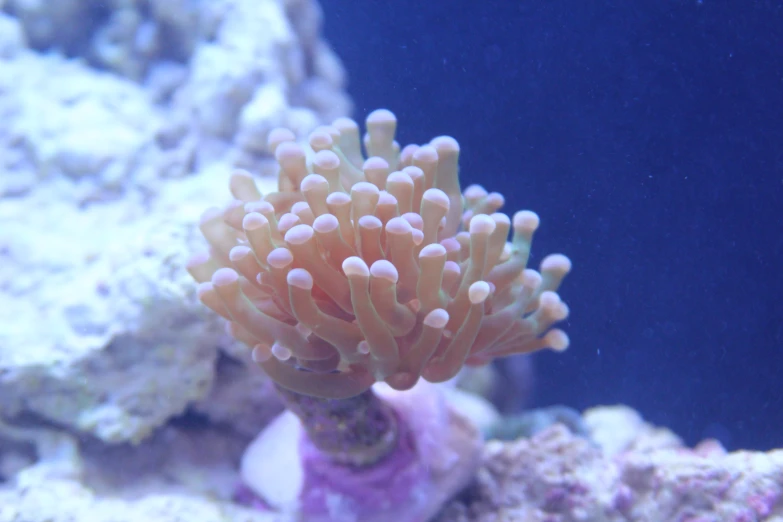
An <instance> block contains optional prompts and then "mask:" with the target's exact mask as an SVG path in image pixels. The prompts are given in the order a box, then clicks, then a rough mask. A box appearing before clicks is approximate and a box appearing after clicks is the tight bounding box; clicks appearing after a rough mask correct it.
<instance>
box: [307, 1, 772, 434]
mask: <svg viewBox="0 0 783 522" xmlns="http://www.w3.org/2000/svg"><path fill="white" fill-rule="evenodd" d="M322 3H323V5H324V8H325V11H326V35H327V37H328V38H329V40H330V41H331V43H332V44H333V45H334V47H335V49H336V51H337V53H338V54H339V55H340V57H341V58H342V59H343V60H344V63H345V65H346V67H347V69H348V72H349V75H350V79H351V85H350V93H351V95H352V96H353V97H354V99H355V101H356V103H357V110H356V116H357V117H363V116H364V115H365V114H366V113H367V112H368V111H369V110H371V109H373V108H376V107H381V106H382V107H388V108H390V109H392V110H393V111H395V113H396V114H397V115H398V117H399V119H400V120H401V124H400V130H401V141H402V142H404V143H407V142H410V141H413V142H421V141H425V140H428V139H429V138H430V137H431V136H434V135H437V134H444V133H447V134H451V135H454V136H455V137H457V138H458V139H459V141H460V143H461V144H462V147H463V156H462V158H463V161H462V165H463V170H462V173H463V183H464V184H468V183H474V182H481V183H483V184H484V185H485V186H487V188H489V189H491V190H501V191H503V192H504V193H505V195H506V197H507V207H506V209H507V210H508V211H510V212H513V210H515V209H517V208H520V207H525V208H531V209H533V210H535V211H536V212H538V213H539V214H540V215H541V217H542V220H543V226H542V228H541V229H540V231H539V234H538V236H537V239H536V241H535V244H534V253H535V254H536V255H537V258H538V259H539V260H540V259H541V257H543V255H545V254H546V253H549V252H553V251H562V252H563V253H566V254H567V255H569V256H570V257H571V258H572V260H573V261H574V264H575V270H574V272H573V274H572V275H571V276H570V278H569V279H568V280H567V282H566V284H565V287H564V289H563V292H562V295H563V297H564V298H565V299H566V300H567V302H568V303H569V305H570V306H571V310H572V315H571V318H570V320H569V321H568V323H567V325H566V329H567V330H568V332H569V334H570V336H571V339H572V346H571V348H570V349H569V351H568V352H566V353H565V354H546V355H543V356H539V357H537V360H536V364H537V372H538V379H537V391H536V399H537V402H538V404H549V403H566V404H569V405H572V406H575V407H578V408H584V407H588V406H591V405H595V404H606V403H609V404H611V403H618V402H622V403H627V404H630V405H632V406H634V407H636V408H638V409H639V410H641V411H642V413H643V414H644V415H645V416H646V417H647V418H648V419H649V420H651V421H653V422H655V423H660V424H665V425H668V426H670V427H672V428H673V429H674V430H676V431H677V432H678V433H679V434H680V435H682V436H683V437H685V438H686V440H687V441H688V442H690V443H693V442H695V441H697V440H698V439H700V438H702V437H705V436H717V437H719V438H721V440H723V441H724V442H725V443H727V444H728V445H729V446H730V447H732V448H737V447H752V448H769V447H773V446H781V445H783V3H782V2H768V1H754V2H739V1H734V2H719V1H711V0H703V1H702V2H697V1H695V0H694V1H634V2H594V1H585V2H574V1H565V0H546V1H543V0H542V1H532V2H517V1H512V0H493V1H481V2H475V1H462V0H459V1H453V0H449V1H446V0H440V1H429V2H427V1H423V2H422V1H410V0H394V1H392V2H386V1H383V2H381V1H376V0H364V1H362V2H356V1H354V0H323V2H322Z"/></svg>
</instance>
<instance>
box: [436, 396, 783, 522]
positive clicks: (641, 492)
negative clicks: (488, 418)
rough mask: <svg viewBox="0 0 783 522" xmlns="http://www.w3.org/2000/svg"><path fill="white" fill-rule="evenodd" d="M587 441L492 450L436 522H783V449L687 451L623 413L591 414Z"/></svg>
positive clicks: (562, 438) (558, 438)
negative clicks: (471, 479)
mask: <svg viewBox="0 0 783 522" xmlns="http://www.w3.org/2000/svg"><path fill="white" fill-rule="evenodd" d="M585 424H586V425H587V426H588V430H589V436H590V439H591V440H588V439H584V438H580V437H577V436H575V435H573V434H572V433H571V432H570V431H568V430H567V429H566V428H565V427H563V426H562V425H556V426H554V427H552V428H549V429H547V430H545V431H543V432H541V433H539V434H538V435H536V436H534V437H533V438H532V439H520V440H517V441H515V442H509V443H501V442H498V441H491V442H489V443H488V444H487V445H486V449H485V455H484V464H483V467H482V469H481V471H480V472H479V474H478V477H477V479H476V482H475V484H474V485H473V486H472V487H471V488H469V489H468V490H467V491H466V492H464V493H463V495H462V497H461V498H460V499H458V500H456V501H454V502H453V503H452V504H451V505H449V506H447V507H446V508H445V509H444V511H443V513H442V514H441V516H440V517H439V518H438V521H439V522H468V521H471V522H474V521H475V522H490V521H492V522H496V521H497V522H506V521H508V522H511V521H515V522H516V521H520V522H577V521H579V522H582V521H585V522H586V521H590V522H626V521H645V522H672V521H678V522H679V521H682V522H686V521H688V522H697V521H698V522H750V521H762V520H763V521H770V522H772V521H774V522H781V521H783V450H778V451H773V452H769V453H754V452H744V451H740V452H736V453H731V454H726V452H725V451H724V450H723V449H722V448H721V447H720V445H719V444H718V443H717V442H714V441H705V442H703V443H702V444H700V445H699V446H697V447H696V448H694V449H688V448H685V447H683V446H682V444H681V443H680V441H679V439H678V438H677V437H676V436H675V435H674V434H672V433H671V432H669V431H668V430H665V429H658V428H654V427H652V426H650V425H648V424H646V423H644V422H643V421H642V420H641V418H640V417H639V415H638V414H637V413H636V412H634V411H633V410H630V409H628V408H624V407H616V408H597V409H594V410H590V411H588V412H587V413H586V414H585Z"/></svg>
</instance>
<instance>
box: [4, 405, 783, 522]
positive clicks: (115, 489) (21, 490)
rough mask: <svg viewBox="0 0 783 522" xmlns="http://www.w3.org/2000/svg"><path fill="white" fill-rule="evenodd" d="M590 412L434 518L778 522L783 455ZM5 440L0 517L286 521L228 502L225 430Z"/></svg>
mask: <svg viewBox="0 0 783 522" xmlns="http://www.w3.org/2000/svg"><path fill="white" fill-rule="evenodd" d="M584 420H585V425H586V426H588V432H589V433H588V436H589V439H586V438H583V437H578V436H575V435H573V434H572V433H571V432H570V431H568V430H567V429H566V428H565V427H563V426H562V425H556V426H554V427H551V428H549V429H547V430H544V431H543V432H541V433H539V434H538V435H536V436H534V437H533V438H531V439H519V440H517V441H513V442H499V441H491V442H489V443H487V444H486V447H485V450H484V461H483V465H482V467H481V469H480V470H479V472H478V474H477V477H476V480H475V481H474V483H473V484H472V485H471V486H470V487H469V488H468V489H467V490H465V491H464V492H463V493H462V494H461V495H460V496H459V498H457V499H455V500H454V501H453V502H451V503H450V504H449V505H447V506H446V507H445V508H444V509H443V511H442V512H441V513H440V515H439V516H438V517H437V518H436V520H437V522H490V521H492V522H495V521H498V522H511V521H514V522H517V521H521V522H576V521H579V522H614V521H617V522H628V521H633V522H636V521H638V522H672V521H677V522H686V521H687V522H751V521H766V522H781V520H783V451H780V450H778V451H773V452H769V453H754V452H735V453H731V454H727V453H725V451H723V449H722V448H720V446H719V445H718V444H717V443H715V442H714V441H705V442H703V443H702V444H700V445H699V446H697V447H696V448H694V449H688V448H685V447H683V446H682V444H681V442H680V441H679V439H678V438H677V437H676V436H675V435H674V434H672V433H671V432H669V431H668V430H665V429H661V428H656V427H653V426H651V425H649V424H647V423H645V422H643V421H642V419H641V418H640V417H639V415H638V414H637V413H636V412H634V411H633V410H630V409H629V408H624V407H612V408H596V409H593V410H590V411H588V412H586V414H585V416H584ZM0 442H3V444H0V474H5V475H6V476H7V477H10V480H9V481H7V482H6V483H5V485H3V484H2V483H0V522H12V521H14V522H16V521H24V522H44V521H46V522H65V521H72V520H79V521H81V520H84V521H96V522H109V521H111V522H114V521H122V522H124V521H136V520H145V521H146V520H155V521H160V522H168V521H175V520H188V521H194V522H196V521H198V522H201V521H210V522H211V521H215V522H218V521H224V520H226V521H227V520H239V521H245V520H247V521H264V522H266V521H272V520H275V521H277V522H289V521H288V520H287V519H285V518H284V517H281V516H276V515H273V514H270V513H262V512H258V511H250V510H247V509H242V508H240V507H239V506H236V505H234V504H233V503H231V502H230V498H229V497H230V495H231V491H232V489H233V486H234V485H235V484H236V480H237V469H238V466H239V464H238V462H239V456H240V454H241V452H242V450H243V448H244V446H245V445H246V444H247V439H246V438H243V437H241V436H237V435H236V434H235V433H233V432H231V431H227V430H221V429H216V428H214V427H208V426H207V427H204V426H200V427H193V426H191V427H188V426H187V425H183V424H182V423H180V424H179V425H172V426H169V427H167V428H165V429H163V430H160V431H158V432H157V433H156V434H155V436H153V437H151V438H149V439H147V440H146V441H145V442H143V443H142V444H141V445H139V446H137V447H132V446H129V445H119V446H108V447H107V446H105V445H102V444H98V443H96V442H94V441H92V442H90V441H87V442H84V441H82V442H81V444H80V445H77V444H76V441H75V440H74V439H72V438H70V437H68V436H67V435H63V434H62V433H58V432H47V431H44V430H37V431H34V432H33V431H24V430H19V429H9V428H7V427H6V428H3V426H0ZM33 449H34V450H35V451H33ZM36 452H37V454H38V457H40V459H39V460H38V462H37V463H34V461H35V456H34V455H33V454H34V453H36Z"/></svg>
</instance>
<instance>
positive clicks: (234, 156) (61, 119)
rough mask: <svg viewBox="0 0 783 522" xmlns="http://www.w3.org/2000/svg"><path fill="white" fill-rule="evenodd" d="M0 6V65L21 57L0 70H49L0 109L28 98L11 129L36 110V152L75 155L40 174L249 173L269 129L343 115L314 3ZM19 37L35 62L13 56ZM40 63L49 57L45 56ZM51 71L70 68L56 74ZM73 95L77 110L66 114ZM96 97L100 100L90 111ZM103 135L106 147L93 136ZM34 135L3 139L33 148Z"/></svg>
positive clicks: (344, 105)
mask: <svg viewBox="0 0 783 522" xmlns="http://www.w3.org/2000/svg"><path fill="white" fill-rule="evenodd" d="M0 7H3V9H4V11H5V12H6V13H11V14H13V15H14V16H15V18H11V17H8V16H5V17H4V19H3V20H2V25H3V27H4V29H5V26H8V25H9V23H11V25H10V26H9V27H8V29H9V31H5V30H4V31H3V36H2V40H0V59H2V60H10V61H11V62H13V61H14V60H16V59H18V58H20V57H21V59H23V60H24V63H20V64H18V65H16V66H15V65H14V64H13V63H8V64H6V63H2V65H3V67H2V69H5V70H7V71H8V76H9V77H12V78H16V77H20V76H19V73H20V72H21V73H22V76H21V78H24V77H25V76H24V74H25V73H26V72H27V71H26V69H29V68H32V70H41V71H43V72H48V73H49V74H48V75H44V78H43V79H44V80H46V81H45V82H44V83H43V84H42V83H41V81H40V80H36V79H35V78H32V79H31V80H28V81H27V82H26V83H27V85H24V86H23V85H18V86H14V85H11V86H9V87H8V88H2V85H0V104H2V103H3V98H5V101H6V102H7V103H8V104H9V105H11V106H15V105H18V104H17V103H16V102H17V98H18V97H19V96H20V93H23V92H24V93H26V95H25V98H24V101H25V102H27V103H26V104H25V105H23V107H22V110H21V111H18V113H16V114H14V115H13V116H14V118H13V120H12V123H13V122H14V121H21V122H22V124H27V123H28V121H29V120H30V119H31V118H32V117H33V116H34V115H35V114H38V113H31V112H30V110H31V109H30V106H42V107H45V108H46V109H47V118H45V120H46V123H45V125H46V127H47V129H46V130H47V131H48V132H46V133H45V138H46V141H47V142H48V143H57V142H63V143H65V145H63V146H70V147H72V148H73V147H75V148H76V150H75V151H74V154H71V155H70V156H69V158H70V160H71V162H74V161H75V163H76V164H75V165H59V164H58V163H57V162H56V161H55V162H54V164H52V162H46V167H47V170H53V171H57V169H58V167H62V168H61V170H65V171H73V170H76V172H75V173H73V172H71V174H75V175H77V176H79V177H88V176H90V177H92V178H93V179H95V180H102V181H104V183H98V185H99V186H101V187H104V186H105V185H106V184H108V185H112V186H113V187H114V188H117V186H118V185H123V186H124V185H125V182H126V181H127V180H128V178H130V177H133V178H136V179H137V182H141V181H144V182H148V180H149V178H153V179H156V178H157V177H161V176H163V177H165V176H176V175H183V174H185V173H187V172H188V171H190V170H193V169H195V170H198V169H200V168H201V167H203V166H205V165H207V164H209V163H211V162H214V161H227V162H229V163H231V164H234V165H243V166H247V167H257V166H258V161H259V156H263V154H261V144H264V143H265V142H266V134H267V133H268V132H269V130H270V129H272V128H274V127H276V126H281V125H283V126H288V127H290V128H292V129H294V130H296V131H297V132H298V133H300V134H301V135H302V136H304V135H306V134H307V133H309V132H310V131H311V130H312V129H313V128H314V127H315V126H317V125H318V124H320V123H323V122H325V121H331V120H333V119H334V118H336V117H338V116H344V115H346V114H347V113H348V112H349V111H350V101H349V99H348V98H347V96H346V95H345V94H344V93H343V88H344V84H345V74H344V71H343V69H342V66H341V64H340V62H339V60H338V59H337V58H336V57H335V55H334V53H333V52H332V51H331V49H330V48H329V47H328V45H327V44H326V43H325V42H323V40H322V39H321V38H320V25H321V11H320V8H319V6H318V4H317V3H316V2H315V1H313V0H286V1H283V0H211V1H209V2H206V1H171V0H110V1H108V2H107V1H104V0H100V1H98V0H87V1H78V2H75V1H73V0H54V1H51V2H48V1H47V2H41V1H31V0H7V1H6V2H5V6H3V5H2V4H0ZM9 20H11V21H12V22H9V23H6V22H7V21H9ZM14 22H15V23H14ZM12 29H13V30H12ZM17 32H21V35H20V36H19V38H17V37H16V36H14V35H15V34H16V33H17ZM20 38H21V40H22V41H23V42H27V43H29V44H30V45H31V47H32V49H33V50H35V51H39V52H37V53H18V52H14V49H16V48H17V47H19V46H20V45H21V44H20V43H19V39H20ZM42 52H45V53H47V55H49V54H51V53H52V52H53V54H52V55H51V56H47V57H46V59H44V57H43V54H42ZM30 54H32V57H31V56H30ZM36 60H37V62H38V63H33V62H35V61H36ZM63 60H67V61H68V62H69V63H71V66H70V68H69V69H63V66H62V65H61V64H59V63H57V62H58V61H63ZM87 65H91V66H92V71H90V72H87V71H88V68H87ZM95 69H99V70H102V71H106V72H108V73H110V74H108V76H110V77H111V78H112V79H111V80H106V79H104V78H103V77H101V76H98V75H97V74H96V73H95V72H94V71H95ZM38 76H40V75H38ZM52 77H57V78H58V79H63V80H66V81H67V82H68V84H69V86H70V91H68V92H66V93H64V94H59V93H58V92H57V91H58V89H60V85H61V83H60V82H59V81H58V82H51V78H52ZM31 81H34V82H35V83H37V84H34V85H30V83H31ZM95 82H98V83H99V84H100V85H93V84H94V83H95ZM107 82H111V85H107ZM22 83H25V82H24V80H23V82H22ZM22 87H24V89H23V88H22ZM74 88H77V90H78V91H79V92H78V96H79V105H83V104H87V109H89V110H85V109H84V108H82V107H76V108H74V109H71V108H70V107H68V105H69V104H70V103H72V99H73V96H74V93H73V90H74ZM83 91H86V92H83ZM92 91H95V92H92ZM113 91H118V92H117V93H114V92H113ZM120 93H123V94H120ZM129 97H130V98H129ZM96 98H98V99H101V98H102V99H107V98H108V100H107V101H106V103H103V104H102V105H101V106H100V107H93V106H92V105H90V104H92V103H94V102H95V99H96ZM129 115H132V116H134V117H135V118H138V119H139V120H141V121H142V122H144V123H145V125H144V128H143V131H144V132H133V133H129V132H128V130H139V131H141V130H142V129H137V127H138V126H137V125H131V126H130V129H128V128H127V127H128V125H127V123H128V122H127V121H125V120H126V119H127V118H128V116H129ZM74 118H75V119H78V120H79V121H80V127H81V129H80V130H79V132H78V133H76V134H75V135H74V136H71V135H70V134H69V133H68V132H66V131H65V130H63V129H67V130H74V129H71V127H72V126H73V125H72V124H71V123H70V122H69V119H70V120H73V119H74ZM112 126H113V127H114V130H112V131H110V132H113V133H115V134H116V135H117V136H110V135H106V136H101V135H100V134H99V133H98V132H96V131H97V130H104V131H107V132H109V129H110V128H111V127H112ZM40 138H42V136H41V135H40V133H39V134H38V135H32V136H28V135H24V134H23V135H22V136H21V137H20V138H19V139H16V140H12V141H15V142H16V143H19V142H22V141H23V142H24V144H31V145H32V147H33V149H34V150H35V149H37V148H39V147H40V145H39V141H40ZM110 138H111V139H110ZM98 143H100V146H98V145H97V144H98ZM54 146H55V147H59V145H54ZM24 148H28V147H26V146H25V147H24ZM48 150H49V149H47V151H48ZM0 151H1V149H0ZM3 155H4V156H5V154H3ZM139 155H141V156H142V157H141V158H139V157H138V156H139ZM29 159H33V160H34V159H38V158H37V156H33V157H32V158H29ZM44 159H48V156H47V157H46V158H44ZM39 163H40V161H39ZM108 163H110V164H111V168H108V166H107V164H108ZM35 166H37V164H36V165H34V167H35ZM18 170H19V168H17V169H15V171H18ZM28 170H30V169H28ZM27 177H28V178H29V179H31V180H33V181H28V182H27V183H21V184H20V183H18V182H17V183H15V186H13V187H10V188H4V189H3V188H2V187H0V189H2V190H0V195H2V194H3V193H4V192H6V193H7V192H11V193H17V192H19V191H20V190H21V191H24V190H26V189H29V187H30V185H32V183H34V182H35V180H36V179H37V178H36V176H30V175H28V176H27ZM105 178H108V179H105ZM139 178H141V179H139ZM18 185H21V188H20V187H19V186H18Z"/></svg>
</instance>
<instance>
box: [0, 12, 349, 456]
mask: <svg viewBox="0 0 783 522" xmlns="http://www.w3.org/2000/svg"><path fill="white" fill-rule="evenodd" d="M319 23H320V11H319V8H318V5H317V4H316V3H315V2H313V1H309V0H307V1H304V0H303V1H289V2H284V1H282V0H281V1H277V0H261V1H259V0H214V1H209V2H206V1H171V0H160V1H150V2H147V1H144V2H141V1H139V2H135V1H119V0H117V1H109V2H105V1H100V2H98V1H92V0H87V1H84V2H82V1H79V2H74V1H71V0H55V1H51V2H49V1H47V2H40V1H32V0H7V1H4V2H3V1H0V265H2V267H3V270H2V271H0V325H1V326H0V419H5V420H6V421H7V422H12V423H19V422H30V421H32V422H44V423H52V424H54V425H56V426H60V427H62V428H65V429H67V430H70V431H73V432H77V433H81V434H88V435H92V436H96V437H98V438H99V439H101V440H103V441H106V442H111V443H119V442H124V441H139V440H142V439H144V438H145V437H147V436H149V435H150V433H152V431H153V430H154V429H155V428H157V427H160V426H162V425H164V424H165V423H166V422H167V421H168V420H169V419H170V418H172V417H173V416H177V415H180V414H182V413H183V412H185V411H186V410H187V409H188V408H189V407H190V408H192V409H194V410H196V411H199V412H201V413H202V414H204V415H206V416H207V417H208V418H210V419H213V420H215V421H216V422H220V423H223V424H228V425H231V426H232V427H233V428H235V429H237V430H239V431H241V432H242V433H245V434H247V435H248V436H249V435H252V434H254V432H256V431H257V430H258V429H259V428H260V426H262V425H263V423H264V422H265V421H266V420H267V419H268V418H269V416H270V415H272V414H274V413H276V411H277V409H278V406H277V403H276V402H275V401H274V400H272V399H271V393H270V390H269V389H268V387H265V386H264V381H265V379H264V378H263V376H262V375H261V374H260V372H258V371H257V369H255V367H254V366H253V365H252V364H250V363H249V361H248V360H247V357H246V356H245V354H244V351H237V350H235V347H234V346H233V344H232V342H231V341H229V340H228V338H227V337H225V336H224V334H223V325H222V324H221V323H220V322H219V321H217V320H216V319H215V317H214V316H213V315H212V314H209V313H207V312H206V310H205V309H204V307H202V306H201V305H200V304H199V303H198V302H197V301H196V299H195V296H194V291H195V285H194V284H193V282H192V280H191V279H190V277H189V276H188V275H187V274H186V272H185V270H184V265H185V262H186V260H187V259H188V257H189V256H190V255H191V254H192V253H193V252H196V251H199V250H201V249H203V245H202V243H201V239H200V235H199V234H198V233H197V231H196V224H197V223H198V219H199V215H200V213H201V212H202V211H203V210H204V209H205V208H207V207H209V206H210V205H220V204H221V203H222V202H227V201H228V200H229V197H230V196H229V194H228V192H227V190H226V188H225V187H226V186H227V184H226V179H227V176H228V174H229V172H230V170H231V169H232V168H233V167H236V166H239V165H244V166H249V167H252V168H253V170H254V172H260V173H263V172H264V165H265V164H266V162H267V161H268V158H266V157H265V156H264V153H263V152H262V151H261V149H260V148H259V144H260V143H264V142H265V141H266V133H267V132H268V130H269V129H271V128H273V127H274V126H277V125H280V124H286V125H288V126H293V127H294V128H295V129H297V131H299V132H301V133H303V134H304V133H307V132H309V131H310V130H311V129H312V128H313V127H314V126H315V125H317V124H320V123H322V122H324V121H328V120H329V119H331V118H332V117H334V116H335V115H343V114H344V113H345V111H348V110H349V103H348V101H347V98H346V97H345V95H344V94H343V93H342V92H341V90H340V89H341V87H342V83H343V73H342V69H341V67H340V64H339V62H338V61H337V60H336V59H335V58H334V56H333V55H332V54H331V51H329V49H328V47H327V46H326V45H325V44H324V43H323V42H322V41H321V40H320V38H319V34H318V30H319ZM76 29H78V30H76ZM145 42H146V43H145ZM142 44H144V45H142ZM140 45H142V47H143V49H142V48H139V46H140ZM145 46H146V47H145ZM261 183H262V185H263V183H264V182H263V180H262V182H261ZM251 366H252V369H251V370H250V371H248V368H249V367H251Z"/></svg>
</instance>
